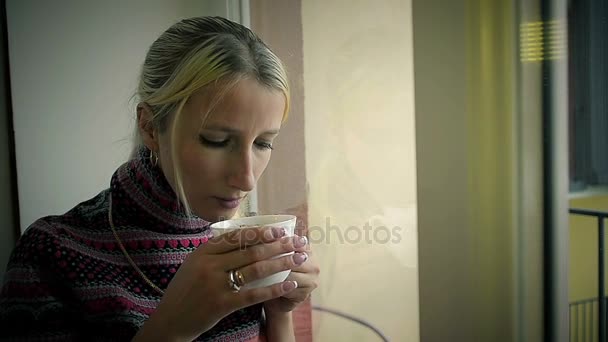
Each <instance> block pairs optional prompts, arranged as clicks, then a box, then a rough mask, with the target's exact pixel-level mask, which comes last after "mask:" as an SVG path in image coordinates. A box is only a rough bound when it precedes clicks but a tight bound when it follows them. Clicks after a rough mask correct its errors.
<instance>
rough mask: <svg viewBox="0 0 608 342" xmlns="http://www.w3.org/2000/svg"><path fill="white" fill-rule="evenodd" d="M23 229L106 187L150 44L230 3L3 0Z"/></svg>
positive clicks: (121, 153)
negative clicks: (179, 25)
mask: <svg viewBox="0 0 608 342" xmlns="http://www.w3.org/2000/svg"><path fill="white" fill-rule="evenodd" d="M6 5H7V12H8V31H9V32H8V33H9V58H10V64H11V66H10V70H11V83H12V84H11V86H12V100H13V110H14V127H15V145H16V154H17V174H18V189H19V205H20V216H21V229H22V231H23V230H24V229H25V228H27V227H28V226H29V225H30V224H31V223H32V222H33V221H35V220H36V219H38V218H40V217H42V216H45V215H52V214H62V213H64V212H65V211H67V210H69V209H70V208H72V207H73V206H74V205H76V204H77V203H79V202H81V201H84V200H86V199H88V198H90V197H92V196H94V195H95V194H97V193H98V192H99V191H101V190H103V189H104V188H106V187H108V186H109V181H110V177H111V175H112V173H113V172H114V170H115V169H116V167H117V166H119V165H120V164H122V163H123V162H124V161H125V160H126V158H127V157H128V154H129V152H130V149H131V142H130V136H131V131H132V129H133V122H134V121H133V119H134V117H135V116H134V108H135V105H136V104H135V103H134V102H133V101H130V99H131V96H132V95H133V94H134V92H135V87H136V84H137V76H138V73H139V70H140V65H141V63H142V62H143V60H144V56H145V53H146V50H147V48H148V47H149V45H150V44H151V43H152V42H153V41H154V39H156V37H157V36H158V35H159V34H160V33H161V32H162V31H164V30H165V29H166V28H168V27H169V26H170V25H171V24H173V23H175V22H176V21H178V20H179V19H181V18H186V17H193V16H198V15H221V16H227V13H228V8H229V5H234V2H233V1H223V0H212V1H209V0H205V1H197V0H129V1H122V0H104V1H91V0H87V1H82V0H80V1H78V0H57V1H36V0H9V1H7V4H6Z"/></svg>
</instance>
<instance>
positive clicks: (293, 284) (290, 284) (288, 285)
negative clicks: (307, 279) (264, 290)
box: [283, 280, 298, 292]
mask: <svg viewBox="0 0 608 342" xmlns="http://www.w3.org/2000/svg"><path fill="white" fill-rule="evenodd" d="M297 287H298V282H297V281H295V280H294V281H286V282H284V283H283V291H285V292H289V291H291V290H293V289H296V288H297Z"/></svg>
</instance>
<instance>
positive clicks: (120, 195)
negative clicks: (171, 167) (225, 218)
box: [110, 147, 210, 234]
mask: <svg viewBox="0 0 608 342" xmlns="http://www.w3.org/2000/svg"><path fill="white" fill-rule="evenodd" d="M149 155H150V150H148V149H147V148H145V147H142V148H140V149H139V150H138V152H137V154H136V156H135V157H134V158H133V159H131V160H130V161H128V162H126V163H125V164H123V165H122V166H120V167H119V168H118V170H116V172H115V173H114V175H113V176H112V180H111V182H110V189H111V196H112V210H113V212H114V217H116V219H115V220H116V221H115V222H114V223H115V224H116V225H121V226H124V225H130V226H137V227H139V228H142V229H146V230H152V231H156V232H161V233H168V234H194V233H200V232H202V231H204V230H207V229H208V226H209V224H210V223H209V222H207V221H205V220H203V219H202V218H199V217H197V216H195V215H194V214H192V215H191V216H188V215H186V213H185V211H184V209H183V205H181V203H180V201H179V199H178V197H177V195H176V194H175V192H174V191H173V189H172V188H171V186H170V184H169V182H167V179H166V178H165V175H164V173H163V172H162V170H161V168H160V167H159V166H156V165H152V162H151V161H150V158H149V157H148V156H149Z"/></svg>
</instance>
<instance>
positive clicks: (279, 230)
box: [272, 228, 285, 238]
mask: <svg viewBox="0 0 608 342" xmlns="http://www.w3.org/2000/svg"><path fill="white" fill-rule="evenodd" d="M284 235H285V228H272V236H273V237H275V238H280V237H281V236H284Z"/></svg>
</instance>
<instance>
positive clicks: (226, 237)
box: [200, 227, 285, 254]
mask: <svg viewBox="0 0 608 342" xmlns="http://www.w3.org/2000/svg"><path fill="white" fill-rule="evenodd" d="M283 236H285V229H284V228H277V227H248V228H243V229H237V230H233V231H231V232H228V233H225V234H222V235H220V236H216V237H214V238H213V239H211V240H209V241H208V242H207V243H206V244H205V246H204V248H200V250H202V251H203V252H202V253H205V254H222V253H227V252H230V251H233V250H236V249H244V248H245V247H247V246H252V245H256V244H259V243H268V242H272V241H275V240H277V239H279V238H281V237H283Z"/></svg>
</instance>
